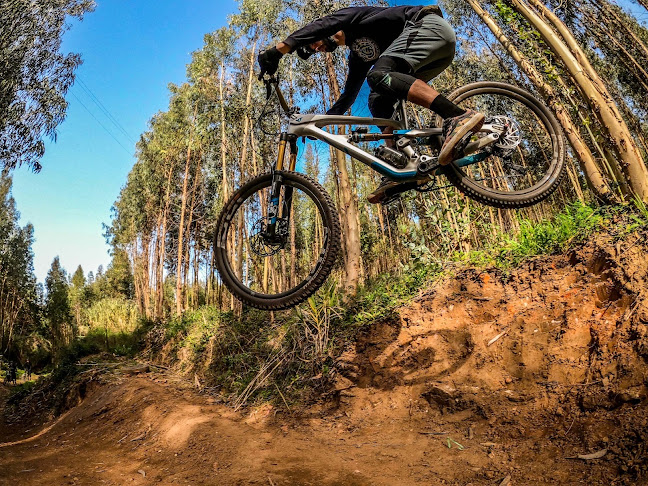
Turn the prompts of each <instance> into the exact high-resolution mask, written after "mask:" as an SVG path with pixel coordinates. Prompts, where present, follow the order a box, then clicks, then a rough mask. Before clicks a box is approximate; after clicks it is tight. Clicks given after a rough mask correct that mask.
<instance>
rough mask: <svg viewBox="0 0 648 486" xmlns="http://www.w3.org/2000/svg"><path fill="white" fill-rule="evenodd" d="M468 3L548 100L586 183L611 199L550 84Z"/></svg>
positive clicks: (487, 16) (472, 0)
mask: <svg viewBox="0 0 648 486" xmlns="http://www.w3.org/2000/svg"><path fill="white" fill-rule="evenodd" d="M468 3H469V4H470V6H471V7H472V9H473V10H474V11H475V13H476V14H477V15H478V16H479V18H481V19H482V21H483V22H484V23H485V24H486V26H487V27H488V28H489V29H490V31H491V32H492V33H493V35H494V36H495V38H496V39H497V40H498V41H499V42H500V43H501V44H502V46H503V47H504V49H506V51H507V52H508V53H509V55H510V56H511V57H512V58H513V60H514V61H515V63H516V64H517V65H518V67H519V68H520V69H521V70H522V71H523V72H524V73H525V74H526V75H527V76H528V77H529V79H530V80H531V82H532V83H533V84H534V85H535V86H536V87H537V88H538V90H539V91H540V92H541V93H542V95H543V96H544V97H545V99H546V100H547V103H548V104H549V107H550V108H551V109H552V110H553V112H554V113H555V114H556V118H557V119H558V121H559V123H560V125H561V126H562V128H563V130H564V132H565V135H566V136H567V139H568V140H569V143H570V144H571V146H572V148H573V149H574V154H575V155H576V157H577V158H578V161H579V163H580V165H581V168H582V169H583V172H584V173H585V177H586V179H587V182H588V183H589V185H590V187H591V189H592V191H594V193H595V194H596V195H597V196H598V197H600V198H602V199H604V200H609V199H610V198H611V196H612V193H611V191H610V189H609V187H608V186H607V184H606V183H605V179H604V178H603V175H602V174H601V172H600V170H599V168H598V166H597V165H596V161H595V159H594V156H593V155H592V153H591V151H590V149H589V147H588V146H587V145H586V144H585V142H584V141H583V139H582V138H581V136H580V131H579V130H578V129H577V128H576V126H575V125H574V123H573V121H572V119H571V116H570V114H569V112H568V111H567V110H566V109H565V107H564V106H563V104H562V103H561V102H560V100H559V97H558V96H557V95H556V93H555V92H554V90H553V88H552V87H551V85H549V84H548V83H546V82H545V81H544V77H543V76H542V75H541V74H540V73H539V72H538V70H537V69H536V68H535V67H534V66H533V65H532V64H531V63H529V61H528V60H527V59H526V57H525V56H524V54H522V52H520V51H519V50H518V49H517V47H515V45H514V44H513V43H512V42H511V41H510V39H509V38H508V37H507V36H506V35H505V34H504V32H503V31H502V29H500V28H499V26H498V25H497V23H496V22H495V21H494V20H493V18H492V17H491V16H490V14H489V13H488V12H486V11H485V10H484V9H483V8H482V7H481V6H480V4H479V3H478V2H477V0H468Z"/></svg>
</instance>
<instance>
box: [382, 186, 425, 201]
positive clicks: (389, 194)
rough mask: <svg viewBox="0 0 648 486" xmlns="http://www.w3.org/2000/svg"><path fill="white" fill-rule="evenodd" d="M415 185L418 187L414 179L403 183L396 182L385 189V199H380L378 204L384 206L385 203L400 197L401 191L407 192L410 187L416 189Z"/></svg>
mask: <svg viewBox="0 0 648 486" xmlns="http://www.w3.org/2000/svg"><path fill="white" fill-rule="evenodd" d="M417 187H418V182H416V181H414V182H405V183H403V184H398V185H397V186H395V187H392V188H390V189H387V190H386V191H385V199H383V200H382V201H380V204H382V205H383V206H384V205H386V204H389V203H391V202H394V201H395V200H397V199H400V197H401V194H402V193H404V192H407V191H409V190H411V189H416V188H417Z"/></svg>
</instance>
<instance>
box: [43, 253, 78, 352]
mask: <svg viewBox="0 0 648 486" xmlns="http://www.w3.org/2000/svg"><path fill="white" fill-rule="evenodd" d="M45 289H46V291H47V294H46V297H45V312H44V314H45V319H46V320H47V325H48V329H49V332H50V333H51V336H52V339H53V341H54V347H55V349H57V350H60V349H62V348H64V347H65V346H67V345H68V344H70V343H71V342H72V340H73V339H74V338H75V337H76V335H77V328H76V326H75V322H74V318H73V316H72V313H71V309H70V301H69V297H68V292H69V285H68V281H67V272H66V271H65V269H64V268H63V267H62V266H61V262H60V260H59V257H58V256H57V257H55V258H54V260H53V261H52V266H51V267H50V269H49V271H48V272H47V277H45Z"/></svg>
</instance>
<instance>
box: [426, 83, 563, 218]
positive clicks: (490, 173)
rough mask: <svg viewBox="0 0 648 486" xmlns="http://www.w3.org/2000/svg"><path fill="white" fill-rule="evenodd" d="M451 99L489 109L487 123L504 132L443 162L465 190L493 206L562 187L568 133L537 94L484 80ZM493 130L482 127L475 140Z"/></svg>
mask: <svg viewBox="0 0 648 486" xmlns="http://www.w3.org/2000/svg"><path fill="white" fill-rule="evenodd" d="M449 99H451V100H452V101H453V102H454V103H456V104H457V105H459V106H461V107H462V108H466V109H472V110H475V111H479V112H481V113H484V115H485V116H486V120H485V124H490V125H492V126H497V127H499V128H500V129H501V130H502V132H503V133H502V135H501V137H500V138H499V139H498V140H497V141H496V142H494V143H492V144H490V145H487V146H486V147H485V148H484V149H482V151H480V152H476V153H474V154H471V155H469V156H467V157H465V158H462V159H459V160H457V161H455V162H453V163H451V164H449V165H447V166H445V167H442V171H443V173H444V174H445V175H446V177H447V178H448V179H449V180H450V182H451V183H452V184H453V185H454V186H456V187H457V188H458V189H459V190H460V191H461V192H463V193H465V194H466V195H467V196H469V197H471V198H472V199H475V200H477V201H479V202H481V203H484V204H488V205H490V206H495V207H499V208H520V207H525V206H530V205H533V204H536V203H538V202H540V201H542V200H543V199H545V198H547V197H548V196H549V195H550V194H551V193H553V192H554V191H555V190H556V189H557V188H558V185H559V184H560V182H561V180H562V178H563V176H564V173H565V142H564V137H563V134H562V130H561V128H560V125H559V124H558V122H557V121H556V119H555V118H554V116H553V115H552V114H551V112H550V111H549V110H548V109H547V107H546V106H544V104H542V103H541V102H540V101H538V100H537V99H536V98H535V97H534V96H533V95H532V94H531V93H529V92H528V91H525V90H523V89H521V88H518V87H517V86H512V85H508V84H505V83H497V82H480V83H472V84H469V85H466V86H464V87H462V88H460V89H458V90H456V91H455V92H453V93H452V94H451V95H450V96H449ZM439 126H440V125H439ZM487 135H488V134H487V133H485V132H480V133H478V134H476V135H475V136H473V141H475V140H476V139H478V138H479V137H481V136H487Z"/></svg>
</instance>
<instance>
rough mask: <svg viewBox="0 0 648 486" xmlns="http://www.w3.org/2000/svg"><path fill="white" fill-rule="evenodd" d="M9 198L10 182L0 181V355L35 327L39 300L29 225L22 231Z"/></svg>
mask: <svg viewBox="0 0 648 486" xmlns="http://www.w3.org/2000/svg"><path fill="white" fill-rule="evenodd" d="M18 218H19V213H18V211H17V210H16V205H15V202H14V200H13V198H12V197H11V178H9V177H8V176H6V175H3V176H2V177H0V352H3V353H4V352H6V351H7V350H9V349H10V348H12V347H13V344H14V342H15V338H16V337H20V336H21V335H24V334H27V333H29V332H32V331H34V329H35V327H36V326H37V322H36V320H37V318H38V316H37V312H36V309H37V307H38V296H37V289H36V277H35V276H34V269H33V258H34V255H33V252H32V248H31V246H32V243H33V240H34V236H33V233H34V229H33V227H32V225H31V224H27V225H25V227H23V228H21V227H20V226H19V225H18Z"/></svg>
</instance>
